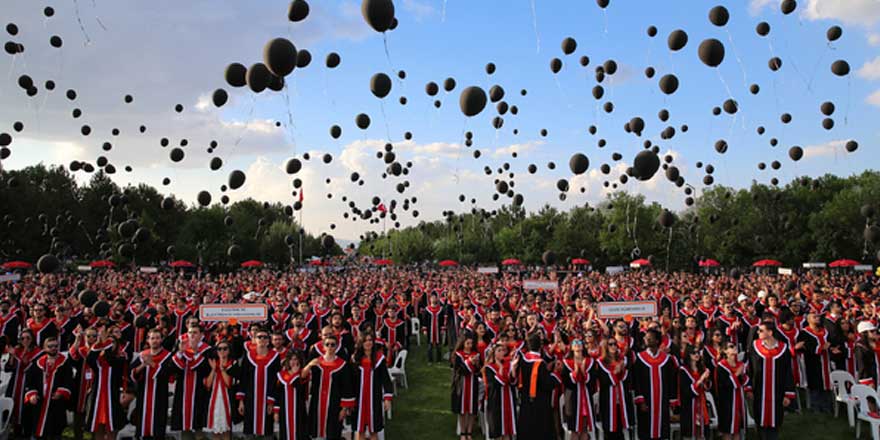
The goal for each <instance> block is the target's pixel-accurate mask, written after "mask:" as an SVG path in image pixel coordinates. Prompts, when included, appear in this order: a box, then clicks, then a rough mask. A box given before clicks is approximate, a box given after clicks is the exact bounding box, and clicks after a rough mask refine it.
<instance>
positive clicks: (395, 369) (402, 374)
mask: <svg viewBox="0 0 880 440" xmlns="http://www.w3.org/2000/svg"><path fill="white" fill-rule="evenodd" d="M406 355H407V351H406V350H400V352H398V353H397V359H395V360H394V365H393V366H392V367H391V368H389V369H388V374H390V375H391V382H392V383H393V384H394V393H395V394H397V381H398V379H399V380H400V384H401V385H403V387H404V388H409V384H408V383H407V381H406Z"/></svg>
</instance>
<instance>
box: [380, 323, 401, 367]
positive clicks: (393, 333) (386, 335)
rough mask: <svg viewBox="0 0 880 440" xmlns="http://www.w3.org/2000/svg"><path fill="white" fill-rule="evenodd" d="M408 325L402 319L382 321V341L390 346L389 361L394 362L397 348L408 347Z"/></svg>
mask: <svg viewBox="0 0 880 440" xmlns="http://www.w3.org/2000/svg"><path fill="white" fill-rule="evenodd" d="M406 323H407V321H404V320H402V319H398V318H397V317H394V318H385V319H383V320H382V330H381V332H380V334H381V336H382V339H384V340H385V343H386V344H388V361H389V362H394V359H395V357H396V356H397V351H398V349H397V347H398V344H400V345H399V347H406V342H407V341H406Z"/></svg>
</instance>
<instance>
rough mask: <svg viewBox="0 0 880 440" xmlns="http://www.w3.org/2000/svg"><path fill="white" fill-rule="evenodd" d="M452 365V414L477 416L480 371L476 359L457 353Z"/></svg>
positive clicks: (460, 352)
mask: <svg viewBox="0 0 880 440" xmlns="http://www.w3.org/2000/svg"><path fill="white" fill-rule="evenodd" d="M452 356H454V359H453V365H452V377H453V380H452V413H453V414H461V415H467V414H477V412H478V411H479V377H480V370H479V364H478V361H476V360H475V359H476V358H471V357H470V355H469V354H466V353H464V352H463V351H457V352H455V353H453V354H452Z"/></svg>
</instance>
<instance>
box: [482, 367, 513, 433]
mask: <svg viewBox="0 0 880 440" xmlns="http://www.w3.org/2000/svg"><path fill="white" fill-rule="evenodd" d="M510 376H511V374H510V364H509V363H507V362H505V363H504V364H503V365H496V364H486V366H485V367H484V368H483V381H484V382H485V383H486V424H487V425H489V438H498V437H501V436H510V437H513V436H515V435H516V378H515V377H514V378H511V377H510Z"/></svg>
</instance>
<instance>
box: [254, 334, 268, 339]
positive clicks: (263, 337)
mask: <svg viewBox="0 0 880 440" xmlns="http://www.w3.org/2000/svg"><path fill="white" fill-rule="evenodd" d="M255 338H256V339H269V336H268V335H257V336H256V337H255Z"/></svg>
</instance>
